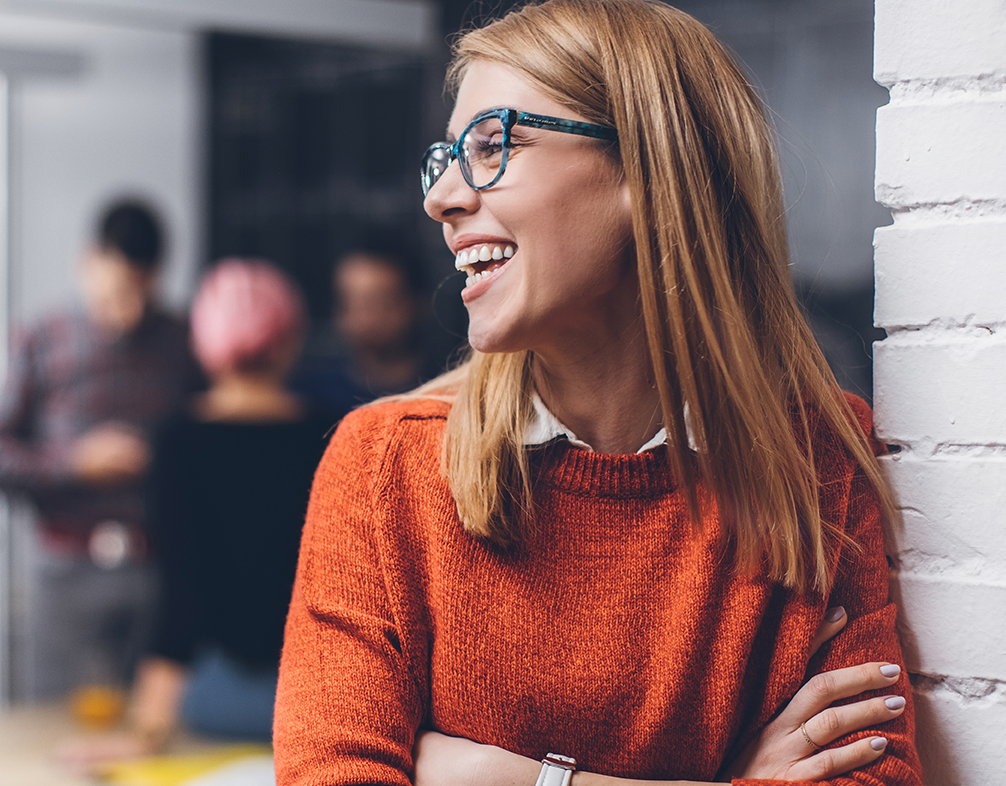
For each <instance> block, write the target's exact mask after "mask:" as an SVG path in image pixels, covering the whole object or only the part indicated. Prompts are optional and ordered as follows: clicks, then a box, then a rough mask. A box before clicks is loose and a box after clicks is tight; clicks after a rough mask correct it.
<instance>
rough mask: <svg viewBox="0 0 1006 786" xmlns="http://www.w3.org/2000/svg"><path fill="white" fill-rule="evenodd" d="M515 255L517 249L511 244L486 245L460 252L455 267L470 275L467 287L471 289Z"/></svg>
mask: <svg viewBox="0 0 1006 786" xmlns="http://www.w3.org/2000/svg"><path fill="white" fill-rule="evenodd" d="M515 253H516V249H515V247H514V246H513V245H511V244H509V243H506V244H503V245H496V244H492V243H485V244H483V245H479V246H472V247H471V248H465V249H462V250H461V251H459V252H458V255H457V257H455V259H454V267H455V268H457V269H458V270H460V271H462V272H463V273H467V274H468V278H467V279H465V286H466V287H470V286H472V285H473V284H477V283H478V282H479V281H481V280H482V279H483V278H485V277H486V276H488V275H490V274H491V273H493V272H494V271H496V270H499V268H501V267H503V265H505V264H506V261H507V260H508V259H510V257H512V256H513V255H514V254H515Z"/></svg>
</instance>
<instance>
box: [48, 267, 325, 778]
mask: <svg viewBox="0 0 1006 786" xmlns="http://www.w3.org/2000/svg"><path fill="white" fill-rule="evenodd" d="M305 323H306V314H305V310H304V307H303V301H302V298H301V296H300V294H299V292H298V291H297V289H296V287H295V286H294V285H293V284H292V282H290V281H289V279H288V278H287V277H286V276H285V275H284V274H282V273H280V271H279V270H278V269H276V268H275V267H273V266H272V265H270V264H268V263H266V262H263V261H259V260H243V259H228V260H224V261H222V262H220V263H218V264H217V266H216V267H214V268H213V270H211V271H210V272H209V273H208V274H207V276H206V277H205V279H204V280H203V283H202V284H201V286H200V288H199V292H198V293H197V294H196V298H195V301H194V302H193V307H192V343H193V347H194V349H195V354H196V356H197V357H198V359H199V361H200V363H201V364H202V366H203V368H204V369H205V372H206V374H207V376H208V378H209V381H210V384H209V388H208V390H207V391H206V392H205V393H201V394H199V395H198V396H196V397H195V399H194V400H193V402H192V405H191V406H190V407H189V408H188V409H187V410H186V411H185V412H183V413H181V414H180V415H179V416H178V417H176V418H172V419H171V420H169V421H168V422H167V423H165V424H164V426H163V427H162V428H161V430H160V431H159V433H158V435H157V438H156V440H155V442H154V451H153V464H152V468H151V473H150V493H151V498H150V511H151V519H152V530H153V537H154V543H155V546H156V548H155V555H156V559H157V563H158V565H159V567H160V570H161V576H162V587H161V593H160V600H159V603H158V614H157V617H156V624H155V626H154V631H153V635H152V637H151V643H150V647H149V649H148V651H147V654H146V656H145V657H144V658H143V660H142V661H141V663H140V667H139V669H138V672H137V679H136V682H135V685H134V689H133V693H132V701H131V712H130V724H129V726H128V728H127V729H126V730H125V731H124V732H121V733H115V734H109V735H106V736H103V737H93V736H92V737H87V738H82V739H78V740H71V741H68V742H67V743H66V744H65V745H64V746H62V748H61V750H60V758H61V759H62V760H63V761H64V762H65V763H67V764H69V765H71V766H72V767H74V768H76V769H82V770H88V769H89V768H90V767H91V766H92V765H94V764H100V763H101V762H103V761H105V760H108V759H121V758H130V757H134V756H140V755H146V754H149V753H152V752H154V751H156V750H157V749H158V748H159V747H161V745H162V744H163V743H164V742H165V741H167V740H168V738H169V737H170V735H171V732H172V731H173V730H174V729H175V728H176V727H177V726H179V725H185V726H186V727H188V728H189V729H191V730H195V731H198V732H202V733H204V734H211V735H216V736H224V737H232V738H242V739H258V740H268V739H269V738H270V733H271V730H272V707H273V702H274V699H275V692H276V680H277V676H278V670H279V654H280V648H281V647H282V643H283V625H284V621H285V619H286V610H287V607H288V605H289V601H290V595H291V592H292V588H293V577H294V571H295V568H296V562H297V550H298V546H299V542H300V532H301V527H302V525H303V521H304V514H305V511H306V509H307V500H308V495H309V492H310V487H311V479H312V477H313V474H314V469H315V467H316V466H317V464H318V462H319V461H320V460H321V456H322V453H323V452H324V449H325V446H326V444H327V439H326V437H327V435H328V434H329V432H330V431H331V428H332V425H333V422H332V420H331V419H326V418H324V417H320V416H315V415H313V414H312V412H311V411H310V409H309V408H308V407H307V406H306V405H305V404H304V403H303V402H302V400H301V399H299V398H298V397H297V396H295V395H294V394H292V393H291V392H289V391H288V390H287V389H286V388H285V386H284V379H285V377H286V375H287V373H288V371H289V369H290V366H291V365H292V364H293V362H294V360H295V359H296V357H297V355H298V353H299V351H300V347H301V344H302V341H303V333H304V328H305Z"/></svg>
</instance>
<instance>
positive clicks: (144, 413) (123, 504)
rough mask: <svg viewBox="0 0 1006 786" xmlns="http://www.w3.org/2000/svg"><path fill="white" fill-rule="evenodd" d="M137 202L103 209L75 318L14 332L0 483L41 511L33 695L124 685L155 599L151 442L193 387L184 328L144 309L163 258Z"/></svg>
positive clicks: (150, 307) (156, 233) (2, 417)
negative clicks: (150, 555) (147, 513)
mask: <svg viewBox="0 0 1006 786" xmlns="http://www.w3.org/2000/svg"><path fill="white" fill-rule="evenodd" d="M162 245H163V242H162V235H161V230H160V227H159V224H158V221H157V219H156V218H155V216H154V215H153V213H152V212H151V211H150V210H149V209H148V208H146V207H145V206H143V205H142V204H141V203H138V202H133V201H123V202H119V203H116V204H113V205H111V206H110V207H109V208H108V209H107V210H106V211H105V213H104V215H103V216H102V218H101V220H100V222H99V226H98V231H97V237H96V238H95V242H94V244H93V245H92V246H91V247H90V248H89V249H87V251H86V253H85V255H84V257H83V259H82V261H81V265H80V280H81V285H82V290H83V295H84V298H83V301H84V302H83V308H78V309H76V310H68V311H65V312H60V313H56V314H53V315H51V316H49V317H48V318H46V319H43V320H42V321H41V322H40V323H39V324H37V325H35V326H34V327H32V328H30V329H27V330H25V331H23V332H22V334H21V335H20V336H18V338H17V340H16V341H15V344H14V346H13V348H12V353H11V362H10V367H9V370H8V373H7V380H6V386H5V390H4V393H3V397H2V400H0V485H2V486H3V487H4V488H5V489H7V490H10V491H15V492H21V493H23V494H25V495H26V496H27V497H28V498H29V499H30V500H31V501H32V502H33V503H34V505H35V506H36V508H37V511H38V520H39V527H38V535H39V543H38V549H37V550H36V552H37V555H38V561H37V564H36V565H35V566H34V580H33V595H34V598H33V603H32V607H31V612H30V634H29V639H30V640H31V650H32V652H31V660H32V669H31V671H32V672H33V674H34V679H33V680H32V682H33V683H34V686H33V690H32V692H33V693H34V695H35V697H36V698H43V697H50V696H57V695H61V694H64V693H66V692H67V691H69V690H70V689H72V688H73V687H75V686H77V685H80V684H82V683H84V682H95V681H100V682H106V683H107V682H121V681H124V680H125V679H126V678H127V676H128V671H129V668H130V666H131V661H132V660H133V659H134V658H135V657H136V656H138V655H139V654H140V653H139V652H138V649H139V648H140V647H141V646H142V637H143V628H144V622H145V621H146V620H147V619H148V618H149V613H150V608H151V604H152V602H153V593H154V589H155V585H154V577H153V572H152V568H151V566H150V564H149V562H148V560H147V558H146V551H147V543H146V537H145V534H144V512H143V481H144V475H145V472H146V469H147V465H148V463H149V460H150V451H149V441H148V439H149V436H150V433H151V429H153V428H154V427H155V426H156V425H157V424H158V423H159V422H160V421H161V420H162V419H163V418H164V417H165V416H167V415H169V414H170V413H171V412H172V411H173V410H175V409H177V408H178V407H179V406H180V405H181V404H182V403H183V402H184V401H185V399H186V398H187V396H188V394H189V393H190V392H192V390H194V388H195V387H196V385H197V383H198V379H199V377H198V371H197V370H196V369H197V367H196V365H195V362H194V360H193V359H192V357H191V355H190V352H189V348H188V336H187V329H186V327H185V325H184V323H182V322H181V321H179V320H177V319H175V318H173V317H171V316H168V315H167V314H166V313H165V312H163V311H161V310H160V309H159V308H158V307H157V306H156V305H155V303H154V292H155V284H156V279H157V273H158V268H159V263H160V258H161V252H162Z"/></svg>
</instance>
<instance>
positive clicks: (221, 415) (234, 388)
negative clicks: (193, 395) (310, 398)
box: [196, 372, 302, 421]
mask: <svg viewBox="0 0 1006 786" xmlns="http://www.w3.org/2000/svg"><path fill="white" fill-rule="evenodd" d="M196 411H197V412H198V414H199V416H200V417H201V418H203V419H204V420H255V421H268V420H296V419H298V418H299V417H301V414H302V408H301V405H300V403H299V402H298V400H297V398H296V397H295V396H293V395H292V394H291V393H289V392H287V391H286V390H285V389H284V388H283V385H282V381H281V379H280V378H279V377H277V376H276V375H274V374H252V373H247V372H231V373H228V374H224V375H221V376H219V377H216V378H215V379H214V380H213V384H212V385H211V386H210V389H209V390H208V391H207V392H206V393H204V394H203V395H202V396H200V398H199V399H198V401H197V403H196Z"/></svg>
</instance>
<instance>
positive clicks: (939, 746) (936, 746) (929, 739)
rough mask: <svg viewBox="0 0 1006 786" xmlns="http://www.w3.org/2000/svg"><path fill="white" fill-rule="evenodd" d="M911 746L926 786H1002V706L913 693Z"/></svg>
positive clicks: (996, 699) (1005, 706)
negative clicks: (913, 736) (999, 785)
mask: <svg viewBox="0 0 1006 786" xmlns="http://www.w3.org/2000/svg"><path fill="white" fill-rule="evenodd" d="M914 699H915V725H916V742H917V745H918V749H919V757H920V758H921V759H922V766H923V769H924V771H925V778H924V782H925V783H926V784H927V786H989V785H990V784H996V783H1002V781H1003V773H1002V769H1003V765H1002V756H1001V751H1002V745H1003V733H1004V729H1006V701H1004V700H1003V698H1002V696H1001V695H998V694H997V695H995V696H993V697H990V698H988V699H983V700H978V701H961V700H960V699H958V697H956V696H955V695H954V694H953V693H952V692H950V691H944V690H935V691H926V690H921V691H916V693H915V696H914Z"/></svg>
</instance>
